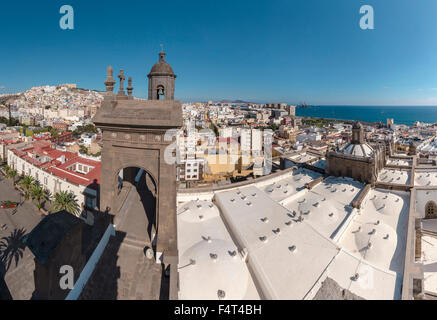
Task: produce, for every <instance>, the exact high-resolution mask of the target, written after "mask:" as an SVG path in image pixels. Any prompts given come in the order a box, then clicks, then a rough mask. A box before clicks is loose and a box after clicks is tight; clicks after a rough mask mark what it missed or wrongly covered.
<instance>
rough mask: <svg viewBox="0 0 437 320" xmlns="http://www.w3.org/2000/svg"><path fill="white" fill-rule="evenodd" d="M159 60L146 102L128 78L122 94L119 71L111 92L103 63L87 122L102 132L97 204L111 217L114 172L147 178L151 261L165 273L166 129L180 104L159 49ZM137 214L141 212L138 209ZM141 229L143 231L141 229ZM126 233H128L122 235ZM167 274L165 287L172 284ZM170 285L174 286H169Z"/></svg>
mask: <svg viewBox="0 0 437 320" xmlns="http://www.w3.org/2000/svg"><path fill="white" fill-rule="evenodd" d="M159 56H160V61H159V62H158V63H157V64H155V65H154V66H153V68H152V71H151V72H150V74H149V76H148V77H149V79H150V80H149V100H140V99H135V98H134V97H133V95H132V91H133V87H132V79H131V78H128V87H127V88H126V89H127V95H126V93H125V92H124V81H125V79H126V78H125V75H124V71H123V70H120V74H119V75H118V79H119V80H120V89H119V91H118V93H117V94H115V93H114V92H113V90H114V84H115V80H114V77H113V69H112V68H111V67H108V70H107V79H106V81H105V85H106V91H107V92H106V93H105V98H104V101H103V103H102V106H101V108H100V109H99V110H98V112H97V114H96V115H95V117H94V119H93V122H94V124H95V125H96V127H98V128H100V129H101V130H102V141H103V148H102V165H101V187H100V208H101V210H102V211H107V212H109V213H110V214H112V215H114V216H115V219H114V221H115V224H116V229H117V227H118V223H117V221H118V219H117V216H118V215H119V214H120V211H121V210H120V202H121V201H122V200H121V199H120V197H121V195H120V193H119V190H118V185H119V181H118V179H119V172H120V170H124V172H127V173H129V169H130V168H133V167H134V168H141V169H143V170H144V171H145V172H146V173H147V174H148V175H149V176H150V177H151V179H152V180H153V182H154V185H155V190H154V193H155V196H156V229H157V230H156V248H155V256H156V261H157V262H161V263H163V264H165V265H166V266H169V265H171V269H170V274H173V275H174V273H177V271H176V270H177V269H176V268H177V261H178V251H177V236H176V232H177V228H176V164H175V162H174V160H173V161H172V158H171V157H170V159H169V157H168V156H167V155H168V154H169V153H170V154H172V152H171V150H170V151H169V147H170V145H171V144H172V142H173V141H174V136H171V137H169V136H168V135H167V134H166V133H167V132H168V130H177V129H179V128H180V127H181V126H182V104H181V103H180V102H179V101H175V100H174V79H175V77H176V76H175V75H174V73H173V70H172V68H171V67H170V65H169V64H168V63H167V62H165V61H164V56H165V55H164V53H160V54H159ZM141 212H142V211H141ZM126 219H127V218H126ZM144 232H147V230H146V229H144ZM128 236H129V234H128ZM172 279H173V280H174V279H176V278H175V277H174V276H170V283H171V284H170V286H171V287H172V284H174V283H175V282H174V281H172ZM173 286H174V285H173ZM172 292H174V291H172Z"/></svg>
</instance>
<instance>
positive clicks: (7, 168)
mask: <svg viewBox="0 0 437 320" xmlns="http://www.w3.org/2000/svg"><path fill="white" fill-rule="evenodd" d="M3 171H4V172H5V176H6V178H8V177H9V171H11V167H9V166H8V165H5V166H4V167H3Z"/></svg>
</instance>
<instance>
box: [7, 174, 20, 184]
mask: <svg viewBox="0 0 437 320" xmlns="http://www.w3.org/2000/svg"><path fill="white" fill-rule="evenodd" d="M17 174H18V172H17V170H9V172H8V177H9V178H12V185H13V186H14V187H15V177H16V176H17Z"/></svg>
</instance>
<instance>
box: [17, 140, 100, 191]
mask: <svg viewBox="0 0 437 320" xmlns="http://www.w3.org/2000/svg"><path fill="white" fill-rule="evenodd" d="M11 151H12V152H13V153H14V154H16V155H17V156H19V157H20V158H22V159H24V160H26V161H27V162H29V163H31V164H33V165H35V166H38V167H40V168H43V169H45V170H47V171H49V172H50V173H52V174H54V175H56V176H57V177H59V178H61V179H66V180H67V181H69V182H72V183H75V184H79V185H83V186H87V187H90V188H93V189H96V188H97V187H98V185H99V184H100V165H101V163H100V161H95V160H90V159H86V158H81V157H79V156H78V154H77V153H73V152H68V151H61V150H57V149H54V148H52V146H51V143H50V142H48V141H37V142H35V143H34V144H33V145H32V146H31V147H29V148H26V149H23V150H17V149H12V150H11ZM28 153H31V154H35V155H38V156H43V155H44V156H47V157H49V158H51V159H52V160H50V161H47V162H45V163H41V162H40V161H38V160H36V159H34V158H32V157H31V156H29V155H28ZM62 156H64V157H65V162H64V163H62V162H61V161H59V160H57V159H59V158H60V157H62ZM75 163H80V164H84V165H87V166H90V167H93V169H92V170H90V171H89V172H88V173H86V174H82V173H79V172H76V171H73V170H69V169H67V168H68V167H70V166H71V165H73V164H75Z"/></svg>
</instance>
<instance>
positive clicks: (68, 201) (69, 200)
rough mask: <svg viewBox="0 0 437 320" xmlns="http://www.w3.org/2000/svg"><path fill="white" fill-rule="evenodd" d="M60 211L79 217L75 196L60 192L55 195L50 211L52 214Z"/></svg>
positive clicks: (70, 193)
mask: <svg viewBox="0 0 437 320" xmlns="http://www.w3.org/2000/svg"><path fill="white" fill-rule="evenodd" d="M62 210H65V211H67V212H69V213H71V214H73V215H75V216H79V213H80V211H79V204H78V203H77V200H76V196H75V195H74V194H73V193H72V192H67V191H61V192H57V193H56V194H55V196H54V200H53V204H52V207H51V209H50V211H51V212H52V213H54V212H58V211H62Z"/></svg>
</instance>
